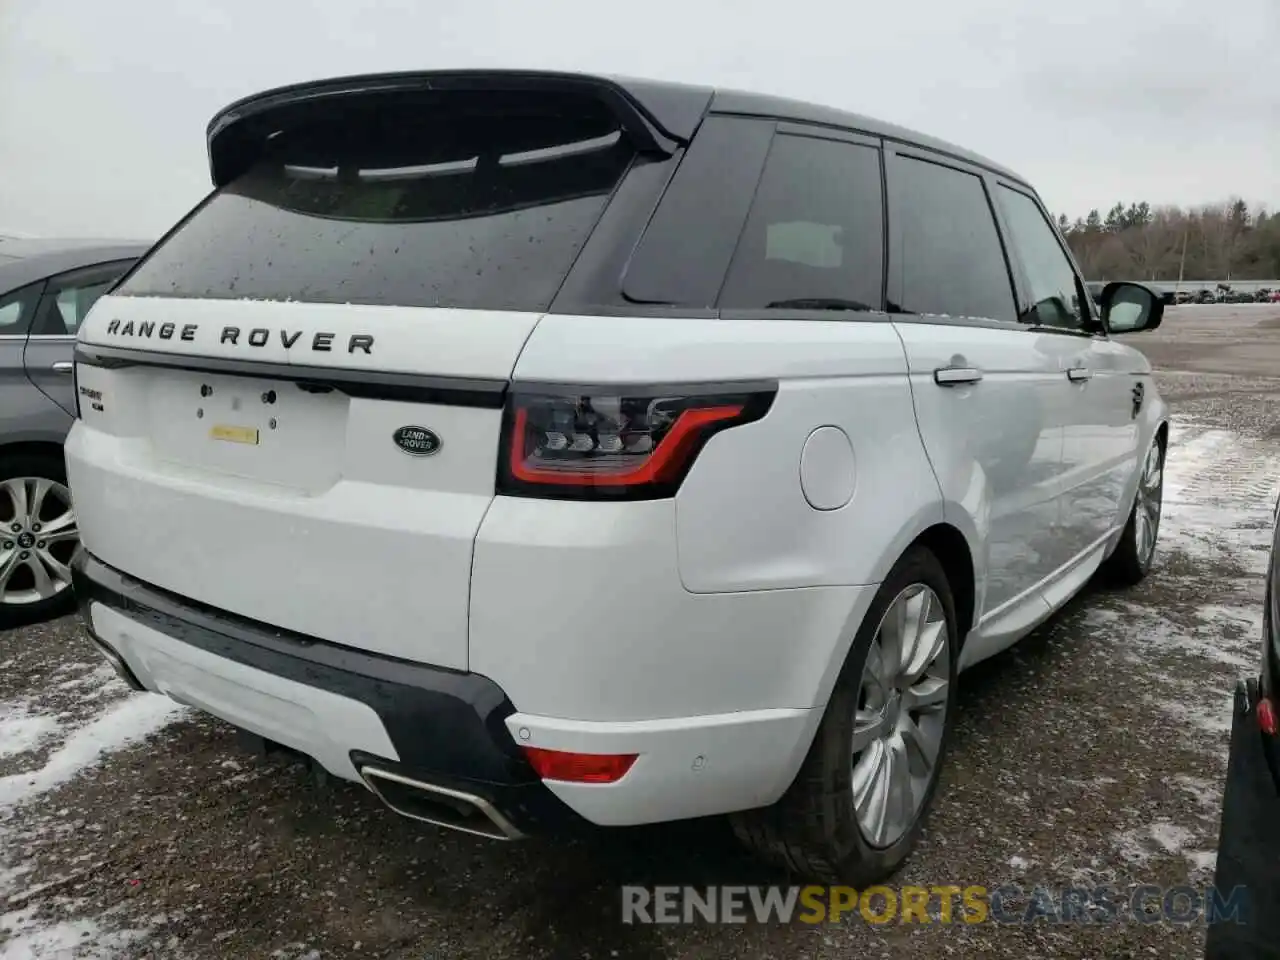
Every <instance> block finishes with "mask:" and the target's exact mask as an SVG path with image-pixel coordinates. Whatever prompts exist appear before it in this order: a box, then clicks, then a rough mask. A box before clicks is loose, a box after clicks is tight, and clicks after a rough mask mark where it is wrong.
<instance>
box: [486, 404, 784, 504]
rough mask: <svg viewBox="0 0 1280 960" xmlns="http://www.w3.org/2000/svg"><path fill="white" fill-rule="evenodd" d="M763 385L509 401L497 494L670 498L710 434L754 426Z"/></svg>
mask: <svg viewBox="0 0 1280 960" xmlns="http://www.w3.org/2000/svg"><path fill="white" fill-rule="evenodd" d="M773 394H774V388H773V387H772V385H769V386H765V387H764V388H762V389H750V390H744V391H742V392H737V391H734V392H730V391H728V390H726V391H724V392H719V391H717V392H716V393H697V394H692V395H691V394H689V393H687V392H681V391H680V390H678V389H675V388H671V389H665V390H661V391H658V390H654V391H635V392H632V391H628V392H627V394H626V395H621V394H616V393H615V394H605V393H595V392H593V393H590V394H586V393H581V394H574V393H555V394H553V393H543V392H537V393H535V392H520V391H516V392H515V393H513V394H512V397H511V401H510V403H509V406H508V408H507V422H506V428H505V435H504V439H503V449H502V456H501V460H500V474H499V477H498V489H499V492H501V493H506V494H516V495H523V496H538V497H564V498H574V499H623V500H627V499H630V500H638V499H655V498H658V497H669V496H672V495H674V494H675V491H676V489H677V488H678V487H679V486H680V482H681V481H682V480H683V479H684V477H685V474H687V473H688V472H689V467H690V466H691V465H692V463H693V459H694V457H695V456H696V455H697V453H698V450H699V449H700V448H701V447H702V445H703V444H704V443H706V441H707V438H709V437H710V436H711V435H712V434H714V433H717V432H718V431H720V430H724V429H726V428H728V427H733V426H738V425H740V424H743V423H750V422H751V421H753V420H758V419H760V418H761V417H762V416H764V414H765V413H766V412H767V411H768V409H769V405H770V403H771V402H772V400H773Z"/></svg>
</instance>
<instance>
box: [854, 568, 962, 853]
mask: <svg viewBox="0 0 1280 960" xmlns="http://www.w3.org/2000/svg"><path fill="white" fill-rule="evenodd" d="M950 697H951V644H950V642H949V637H948V634H947V619H946V612H945V610H944V608H943V606H942V601H941V600H939V599H938V595H937V594H936V593H934V591H933V590H932V588H930V587H929V586H927V585H926V584H923V583H915V584H912V585H911V586H909V587H907V588H906V589H904V590H903V591H902V592H901V593H899V594H898V595H897V597H895V598H894V600H893V602H892V603H891V604H889V609H888V610H887V611H885V615H884V617H883V618H882V619H881V621H880V626H879V628H878V629H877V630H876V635H875V639H874V640H873V641H872V643H871V649H870V650H869V651H868V653H867V660H866V664H865V666H864V667H863V669H862V681H861V685H860V688H859V691H858V709H857V714H856V715H855V717H854V724H853V760H852V762H853V779H852V789H853V804H854V811H855V813H856V815H857V818H858V826H859V827H860V828H861V830H862V835H863V837H864V838H865V839H866V841H867V843H869V844H870V845H871V846H873V847H879V848H885V847H889V846H892V845H893V844H894V843H896V842H897V841H898V840H900V839H901V838H902V837H903V836H904V835H905V834H906V833H907V831H908V830H910V829H911V826H912V824H914V823H915V821H916V819H917V818H918V817H919V815H920V811H921V809H922V808H923V806H924V802H925V799H926V797H927V795H928V792H929V787H930V785H931V783H932V782H933V777H934V772H935V769H936V767H937V764H938V759H939V754H940V752H941V748H942V737H943V733H944V731H945V729H946V721H947V709H948V707H949V703H950Z"/></svg>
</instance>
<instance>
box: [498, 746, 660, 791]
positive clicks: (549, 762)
mask: <svg viewBox="0 0 1280 960" xmlns="http://www.w3.org/2000/svg"><path fill="white" fill-rule="evenodd" d="M523 749H524V753H525V756H527V757H528V758H529V763H530V764H531V765H532V766H533V770H534V772H535V773H536V774H537V775H538V776H540V777H541V778H542V779H543V780H564V781H567V782H569V783H616V782H617V781H619V780H621V779H622V778H623V776H624V775H625V774H626V772H627V771H628V770H630V769H631V765H632V764H633V763H635V762H636V757H637V756H638V754H634V753H570V752H568V751H566V750H543V749H542V748H541V747H524V748H523Z"/></svg>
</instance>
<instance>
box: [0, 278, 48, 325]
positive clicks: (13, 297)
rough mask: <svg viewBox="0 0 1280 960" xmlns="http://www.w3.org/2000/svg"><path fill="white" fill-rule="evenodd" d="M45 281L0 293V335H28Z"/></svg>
mask: <svg viewBox="0 0 1280 960" xmlns="http://www.w3.org/2000/svg"><path fill="white" fill-rule="evenodd" d="M43 287H44V281H41V282H40V283H33V284H31V286H29V287H19V288H18V289H17V290H14V291H13V292H11V293H6V294H0V336H10V337H13V336H26V334H27V331H28V330H29V329H30V328H31V318H32V317H33V316H34V315H35V312H36V304H37V303H39V302H40V291H41V289H43Z"/></svg>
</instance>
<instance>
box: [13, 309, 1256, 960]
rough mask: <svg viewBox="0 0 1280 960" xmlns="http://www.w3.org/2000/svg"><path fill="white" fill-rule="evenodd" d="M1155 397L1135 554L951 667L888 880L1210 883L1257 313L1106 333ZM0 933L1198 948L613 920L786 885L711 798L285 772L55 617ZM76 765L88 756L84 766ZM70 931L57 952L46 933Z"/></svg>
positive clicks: (158, 949) (1129, 937)
mask: <svg viewBox="0 0 1280 960" xmlns="http://www.w3.org/2000/svg"><path fill="white" fill-rule="evenodd" d="M1132 342H1133V344H1134V345H1135V346H1138V347H1140V348H1141V349H1143V350H1144V351H1145V352H1147V353H1148V355H1149V356H1150V357H1151V358H1152V361H1153V363H1155V364H1156V366H1157V368H1158V370H1159V371H1160V373H1159V382H1160V387H1161V390H1162V392H1163V393H1164V395H1165V397H1166V398H1167V399H1168V401H1169V402H1170V404H1171V406H1172V409H1173V411H1174V414H1175V417H1176V420H1175V424H1174V431H1173V447H1172V449H1171V451H1170V454H1169V465H1168V478H1167V488H1166V509H1165V521H1164V525H1163V529H1162V533H1161V547H1160V549H1159V554H1158V560H1157V564H1156V568H1155V570H1154V571H1153V574H1152V575H1151V577H1150V578H1149V579H1148V580H1147V581H1146V582H1145V583H1144V584H1143V585H1142V586H1141V587H1140V588H1138V589H1137V590H1134V591H1132V592H1130V593H1108V592H1103V591H1098V590H1093V591H1090V592H1089V593H1088V595H1087V596H1083V597H1080V598H1078V599H1077V600H1076V601H1075V602H1073V603H1072V605H1071V606H1070V608H1069V609H1068V610H1067V611H1065V612H1064V613H1062V614H1061V615H1060V616H1058V617H1057V618H1055V619H1054V620H1053V621H1052V622H1051V623H1050V624H1048V625H1047V626H1046V627H1044V628H1043V629H1041V630H1039V631H1038V632H1037V633H1036V634H1035V635H1033V636H1032V637H1030V638H1028V639H1027V640H1025V641H1024V642H1023V643H1021V644H1020V645H1018V646H1017V647H1016V648H1015V649H1013V650H1012V651H1009V652H1008V653H1006V654H1004V655H1002V656H1000V657H997V658H995V659H994V660H992V661H990V662H988V663H986V664H983V665H981V666H980V667H978V668H976V669H975V670H973V671H971V672H969V673H966V674H965V676H964V678H963V681H962V684H961V694H960V702H959V722H958V727H957V729H956V732H955V737H954V740H953V746H952V752H951V755H950V759H949V764H948V767H947V768H946V771H945V773H944V777H943V783H942V786H941V792H940V796H939V801H938V803H937V806H936V809H935V812H934V814H933V816H932V818H931V820H930V821H929V824H928V827H927V831H926V834H925V836H924V839H923V842H922V844H921V846H920V848H919V850H918V851H917V853H916V855H915V856H914V858H913V859H912V860H911V861H910V863H909V865H908V866H907V868H906V869H905V870H904V871H903V873H902V875H901V876H900V877H899V878H898V881H899V882H901V883H915V884H922V885H939V884H955V885H958V886H967V885H971V884H983V885H986V886H988V887H994V886H997V885H999V884H1002V883H1013V884H1019V885H1022V886H1023V887H1025V888H1030V887H1031V886H1033V885H1036V884H1045V885H1049V886H1054V887H1060V886H1063V885H1067V884H1077V885H1080V884H1082V885H1085V886H1093V885H1095V884H1099V883H1107V884H1113V885H1115V887H1116V888H1117V889H1118V890H1119V891H1121V892H1122V893H1123V891H1125V890H1127V889H1129V888H1130V887H1131V886H1133V885H1137V884H1157V885H1163V886H1168V885H1173V884H1179V883H1189V884H1191V885H1194V886H1199V887H1203V886H1204V885H1206V884H1208V883H1209V882H1210V881H1211V879H1212V869H1213V851H1214V849H1215V845H1216V836H1217V826H1218V824H1217V815H1218V806H1219V802H1220V789H1221V787H1220V784H1221V779H1222V775H1223V772H1224V769H1225V747H1226V742H1227V731H1228V724H1229V719H1230V690H1231V687H1232V685H1233V684H1234V681H1235V680H1236V678H1237V677H1241V676H1244V675H1245V674H1247V673H1248V672H1249V671H1250V670H1253V669H1255V667H1256V663H1257V652H1258V648H1259V647H1258V642H1259V641H1258V637H1259V629H1260V622H1261V608H1260V599H1261V574H1262V570H1263V564H1264V563H1265V560H1266V553H1265V548H1266V544H1267V542H1268V538H1269V530H1268V526H1269V522H1270V507H1271V504H1272V503H1273V502H1274V495H1275V493H1276V487H1277V481H1280V399H1278V398H1280V308H1275V307H1267V306H1239V307H1195V308H1178V309H1175V310H1172V311H1170V315H1169V316H1168V318H1167V319H1166V322H1165V325H1164V327H1163V328H1162V329H1161V330H1160V331H1157V332H1155V333H1152V334H1144V335H1140V336H1136V337H1133V338H1132ZM0 734H2V736H3V739H0V956H3V957H10V958H17V957H33V958H37V957H55V956H71V957H100V958H108V957H157V958H159V957H163V958H193V960H205V958H208V960H213V958H218V960H221V958H226V957H236V958H257V957H264V958H265V957H270V958H276V960H300V958H307V960H318V958H335V957H387V958H406V960H407V958H414V960H424V958H433V960H443V958H477V960H479V958H485V960H490V958H504V957H530V958H564V960H569V958H573V960H581V958H591V960H597V958H626V960H642V958H643V960H649V958H660V957H669V958H718V957H778V958H782V957H786V958H793V957H822V958H837V957H840V958H843V957H848V958H855V957H856V958H875V957H899V956H908V955H909V956H912V957H916V958H942V957H969V956H972V957H983V958H992V960H994V958H1002V957H1008V958H1016V960H1030V958H1033V957H1055V958H1073V957H1080V958H1084V957H1105V958H1108V960H1120V958H1125V957H1159V958H1161V960H1178V958H1194V957H1198V956H1199V955H1200V953H1201V950H1202V942H1203V930H1202V928H1201V927H1199V926H1198V925H1195V924H1191V925H1177V924H1170V923H1157V924H1152V925H1140V924H1135V923H1098V924H1072V925H1053V924H1048V923H1045V922H1043V921H1040V922H1037V923H1035V924H1032V925H1002V924H995V923H988V924H982V925H977V926H962V927H961V926H954V925H953V926H949V927H945V928H944V927H941V926H930V927H903V926H900V925H889V926H886V927H878V926H872V925H869V924H867V923H865V922H863V921H862V920H861V919H857V918H856V917H854V918H850V919H848V920H846V921H845V922H843V923H840V924H837V925H821V926H816V927H812V926H806V925H803V924H795V925H790V926H781V925H758V924H754V923H751V924H746V925H741V926H711V925H708V924H705V923H695V924H692V925H675V926H662V927H654V926H647V927H646V926H625V927H624V926H623V925H621V923H620V922H619V918H620V915H621V908H620V893H619V886H620V885H621V884H624V883H646V884H656V883H664V884H680V885H683V884H691V885H699V886H701V885H706V884H710V883H724V884H758V883H774V882H776V883H789V882H792V881H791V879H790V878H787V877H785V876H783V875H781V874H778V873H775V872H771V871H769V870H767V869H763V868H761V867H759V866H757V865H755V864H754V863H753V862H752V861H750V860H749V859H747V858H746V857H745V856H743V855H742V854H740V853H739V852H738V851H737V849H736V848H735V846H734V845H733V843H732V842H731V839H730V837H729V836H728V833H727V830H726V828H725V826H724V825H723V824H722V823H721V822H719V821H706V822H703V821H699V822H691V823H684V824H679V825H672V826H664V827H656V828H651V829H650V828H647V829H639V830H629V831H613V832H604V831H602V832H600V833H599V834H598V835H594V836H592V837H590V838H589V839H586V840H580V841H577V842H574V843H563V842H562V843H554V844H553V843H549V842H544V841H529V842H525V843H519V844H499V843H493V842H489V841H484V840H480V839H472V838H469V837H467V836H463V835H458V834H450V833H442V832H439V831H436V830H434V829H433V828H429V827H425V826H418V825H414V824H412V823H409V822H406V821H403V820H400V819H397V818H396V817H395V816H394V815H392V814H390V813H388V812H386V811H384V810H383V809H382V808H381V807H380V806H379V805H378V804H377V803H376V802H375V800H374V799H373V797H372V796H371V795H370V794H368V793H367V792H366V791H364V790H363V789H361V788H358V787H354V786H350V785H344V784H337V785H334V784H332V783H330V785H328V786H327V787H324V788H321V787H318V786H316V785H315V784H313V783H310V782H309V781H308V780H307V778H306V776H305V775H304V774H303V773H302V772H300V771H299V770H298V769H297V768H291V767H288V766H285V765H282V764H281V763H278V762H275V761H264V760H259V759H257V758H255V757H253V756H250V755H248V754H247V753H246V752H244V751H243V750H242V749H241V747H240V746H239V745H238V744H237V742H236V738H235V736H234V734H233V733H232V731H231V730H229V729H228V728H227V727H225V726H223V725H222V724H220V723H219V722H217V721H213V720H210V719H207V718H202V717H199V716H197V715H195V714H192V713H189V712H187V711H185V710H180V709H177V708H172V707H170V706H169V705H168V703H167V701H161V700H160V698H157V697H153V696H152V695H149V694H143V695H129V694H128V692H127V691H126V690H125V689H124V687H123V685H121V684H120V683H119V682H118V681H116V680H115V679H114V678H113V677H112V676H111V675H110V674H109V672H108V671H106V670H105V668H104V667H103V666H102V665H101V664H100V662H99V660H98V658H97V656H96V655H95V654H93V652H92V651H91V650H90V648H89V647H88V646H87V645H86V644H85V642H84V641H83V640H82V638H81V635H80V628H79V625H78V623H77V622H76V620H75V619H73V618H66V619H63V620H59V621H57V622H54V623H50V624H46V625H43V626H35V627H27V628H24V629H20V630H15V631H10V632H8V633H0ZM95 758H96V762H95ZM60 950H61V951H69V952H63V953H59V952H57V951H60Z"/></svg>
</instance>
